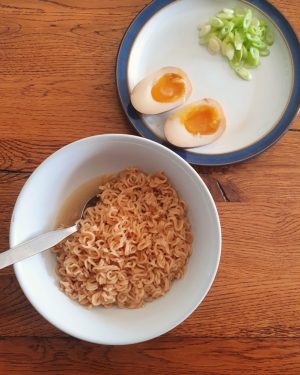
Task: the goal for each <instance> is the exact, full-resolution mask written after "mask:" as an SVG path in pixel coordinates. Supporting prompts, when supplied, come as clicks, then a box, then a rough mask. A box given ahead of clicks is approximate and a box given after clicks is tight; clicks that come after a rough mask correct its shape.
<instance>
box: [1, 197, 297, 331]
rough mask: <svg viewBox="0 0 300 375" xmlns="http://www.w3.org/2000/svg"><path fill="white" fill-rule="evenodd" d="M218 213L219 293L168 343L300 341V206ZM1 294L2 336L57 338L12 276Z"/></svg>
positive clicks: (223, 207) (229, 206) (233, 207)
mask: <svg viewBox="0 0 300 375" xmlns="http://www.w3.org/2000/svg"><path fill="white" fill-rule="evenodd" d="M218 210H219V213H220V219H221V223H222V230H223V248H222V258H221V264H220V268H219V272H218V275H217V277H216V280H215V282H214V285H213V287H212V289H211V291H210V292H209V294H208V296H207V297H206V299H205V300H204V302H203V303H202V304H201V306H200V307H199V308H198V309H197V310H196V312H194V313H193V315H192V316H191V317H190V318H188V319H187V320H186V321H185V322H184V323H182V324H181V325H180V326H179V327H177V328H175V329H174V330H173V331H171V332H170V333H168V334H167V336H168V337H169V336H180V335H183V336H185V337H224V338H226V337H299V338H300V319H299V316H300V303H299V290H300V252H299V243H300V226H299V222H300V202H297V203H294V202H290V203H271V202H270V203H268V202H265V203H255V204H254V203H253V204H251V206H250V207H249V205H248V204H247V203H218ZM275 233H276V236H275V235H274V234H275ZM287 244H288V246H287ZM0 290H1V291H2V296H1V297H2V300H1V309H0V332H1V333H2V335H4V336H14V335H17V336H27V335H34V336H52V335H60V332H58V331H57V330H56V329H54V328H53V327H52V326H50V325H49V324H46V323H44V322H43V320H42V319H41V318H40V317H39V316H38V314H37V313H36V312H35V311H34V310H33V308H32V307H31V306H30V305H29V303H28V302H27V300H26V299H25V297H24V296H23V294H22V292H21V291H20V289H19V288H18V285H17V282H16V280H15V278H14V277H13V276H9V275H3V276H2V277H0ZM21 317H22V319H21ZM25 322H26V324H24V323H25Z"/></svg>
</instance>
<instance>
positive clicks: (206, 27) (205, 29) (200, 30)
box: [199, 24, 211, 37]
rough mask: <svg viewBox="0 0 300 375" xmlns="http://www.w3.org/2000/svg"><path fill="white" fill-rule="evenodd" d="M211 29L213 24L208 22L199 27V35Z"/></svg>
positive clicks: (205, 33)
mask: <svg viewBox="0 0 300 375" xmlns="http://www.w3.org/2000/svg"><path fill="white" fill-rule="evenodd" d="M210 31H211V25H209V24H206V25H203V26H201V27H200V28H199V37H202V36H204V35H207V34H208V33H209V32H210Z"/></svg>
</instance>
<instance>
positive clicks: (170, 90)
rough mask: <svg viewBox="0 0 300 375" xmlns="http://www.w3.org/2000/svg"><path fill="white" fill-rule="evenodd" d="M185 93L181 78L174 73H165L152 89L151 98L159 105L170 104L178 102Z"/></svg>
mask: <svg viewBox="0 0 300 375" xmlns="http://www.w3.org/2000/svg"><path fill="white" fill-rule="evenodd" d="M184 91H185V85H184V81H183V79H182V77H181V76H180V75H179V74H175V73H166V74H164V75H163V76H161V77H160V79H159V80H158V81H157V82H156V83H155V85H154V86H153V87H152V90H151V94H152V98H153V99H154V100H156V101H157V102H160V103H170V102H175V101H176V100H178V99H179V98H180V97H181V96H182V95H183V94H184Z"/></svg>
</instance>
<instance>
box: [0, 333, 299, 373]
mask: <svg viewBox="0 0 300 375" xmlns="http://www.w3.org/2000/svg"><path fill="white" fill-rule="evenodd" d="M179 339H180V341H178V338H176V337H174V338H166V337H163V338H160V339H156V340H152V341H149V342H147V343H143V344H138V345H131V346H127V347H113V346H112V347H109V346H96V345H92V344H88V343H84V342H79V341H78V340H75V339H66V338H64V339H47V338H46V339H42V338H31V339H25V338H6V339H2V340H0V358H2V361H1V362H2V371H3V373H8V372H9V374H11V375H31V374H42V373H43V374H53V375H69V374H70V375H77V374H82V375H85V374H101V375H106V374H107V375H111V374H112V373H115V374H120V375H121V374H124V375H125V374H151V375H173V374H181V375H185V374H195V375H196V374H197V375H199V374H200V373H199V368H201V369H202V371H201V375H202V374H203V375H215V374H222V375H235V374H236V375H240V374H248V375H251V374H268V375H270V374H274V375H278V374H295V375H296V374H298V373H299V372H300V345H299V344H300V340H299V339H289V338H285V339H260V340H253V339H227V340H219V339H198V338H183V337H180V338H179ZM270 365H271V366H270Z"/></svg>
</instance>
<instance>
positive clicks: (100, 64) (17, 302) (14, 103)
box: [0, 0, 300, 375]
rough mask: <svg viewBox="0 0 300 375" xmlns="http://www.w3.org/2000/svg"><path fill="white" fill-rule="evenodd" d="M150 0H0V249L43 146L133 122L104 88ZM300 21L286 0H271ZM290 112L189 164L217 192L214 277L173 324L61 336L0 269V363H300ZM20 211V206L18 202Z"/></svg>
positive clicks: (49, 369) (295, 370) (75, 366)
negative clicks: (243, 147)
mask: <svg viewBox="0 0 300 375" xmlns="http://www.w3.org/2000/svg"><path fill="white" fill-rule="evenodd" d="M147 2H148V0H143V1H141V0H113V1H110V0H89V1H87V0H85V1H84V0H52V1H51V0H48V1H47V0H26V1H25V0H24V1H20V0H1V1H0V59H1V64H0V76H1V82H0V90H1V96H0V108H1V111H0V134H1V139H0V181H1V184H0V204H1V222H0V233H1V238H0V241H1V250H4V249H6V248H8V231H9V221H10V217H11V213H12V209H13V206H14V203H15V200H16V197H17V195H18V193H19V191H20V189H21V187H22V185H23V184H24V182H25V181H26V179H27V178H28V177H29V175H30V174H31V172H32V171H33V170H34V168H36V167H37V166H38V165H39V164H40V163H41V162H42V161H43V160H44V159H45V158H46V157H47V156H48V155H50V154H51V153H52V152H54V151H55V150H57V149H58V148H60V147H61V146H63V145H65V144H67V143H69V142H72V141H74V140H76V139H78V138H82V137H86V136H89V135H94V134H100V133H132V134H134V131H133V129H132V128H131V126H130V125H129V124H128V122H127V120H126V118H125V116H124V115H123V113H122V111H121V107H120V105H119V102H118V97H117V93H116V88H115V78H114V68H115V59H116V54H117V50H118V46H119V43H120V41H121V38H122V36H123V34H124V32H125V30H126V28H127V26H128V24H129V23H130V22H131V20H132V19H133V17H134V16H135V15H136V14H137V13H138V12H139V11H140V10H141V9H142V8H143V6H144V5H145V4H146V3H147ZM272 3H274V4H275V5H276V6H277V7H278V8H279V9H280V10H281V11H282V12H283V13H284V14H285V16H286V17H287V18H288V19H289V20H290V22H291V23H292V25H293V26H294V28H295V30H296V32H297V33H298V35H299V33H300V12H299V5H300V4H299V2H298V1H297V0H292V1H290V0H273V1H272ZM299 163H300V121H299V118H298V120H295V121H294V123H293V125H292V127H291V129H290V130H289V132H288V133H287V134H286V135H285V136H284V137H283V138H282V139H281V141H280V142H279V143H277V144H276V145H275V146H274V147H272V148H271V149H270V150H269V151H267V152H265V153H264V154H262V155H260V156H259V157H257V158H256V159H254V160H250V161H247V162H244V163H242V164H240V165H233V166H227V167H223V168H203V167H197V168H196V169H197V171H198V172H199V173H200V174H201V176H202V177H203V179H204V180H205V181H206V183H207V184H208V186H209V188H210V191H211V193H212V195H213V197H214V199H215V201H216V202H217V206H218V210H219V213H220V217H221V222H222V228H223V251H222V259H221V264H220V269H219V273H218V275H217V278H216V280H215V283H214V285H213V287H212V289H211V291H210V292H209V294H208V296H207V298H206V299H205V301H204V302H203V303H202V304H201V306H200V307H199V308H198V309H197V310H196V311H195V312H194V313H193V314H192V316H191V317H190V318H188V319H187V320H186V321H185V322H184V323H183V324H181V325H180V326H179V327H177V328H176V329H174V330H172V331H171V332H169V333H168V334H166V335H164V336H162V337H160V338H157V339H155V340H152V341H149V342H146V343H143V344H139V345H132V346H126V347H110V346H97V345H92V344H89V343H85V342H81V341H79V340H76V339H74V338H71V337H69V336H67V335H65V334H63V333H62V332H60V331H58V330H57V329H56V328H54V327H53V326H51V325H50V324H49V323H48V322H47V321H45V320H44V319H43V318H42V317H41V316H40V315H39V314H38V313H37V312H36V311H35V310H34V309H33V307H32V306H31V305H30V304H29V302H28V301H27V299H26V298H25V296H24V295H23V293H22V291H21V289H20V288H19V286H18V283H17V281H16V278H15V276H14V274H13V271H12V268H8V269H5V270H2V271H1V272H0V288H1V294H0V296H1V298H0V336H1V337H0V374H1V375H6V374H20V375H21V374H22V375H26V374H44V373H45V374H48V375H50V374H55V375H60V374H64V375H69V374H70V375H74V374H83V375H84V374H108V375H113V374H135V373H137V374H139V373H141V374H153V375H155V374H157V375H164V374H168V375H171V374H180V375H181V374H197V375H203V374H222V375H223V374H228V375H233V374H285V375H286V374H293V375H297V374H300V166H299ZM29 215H30V213H29Z"/></svg>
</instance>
